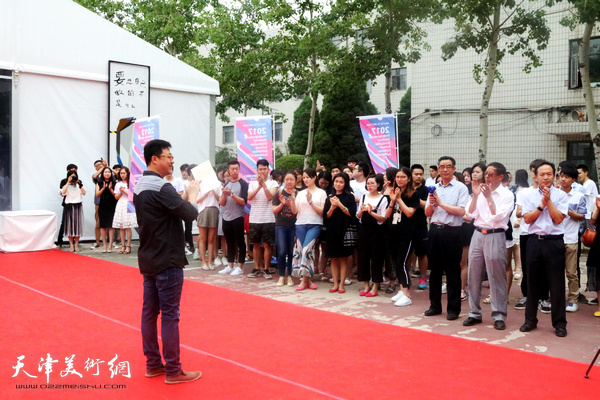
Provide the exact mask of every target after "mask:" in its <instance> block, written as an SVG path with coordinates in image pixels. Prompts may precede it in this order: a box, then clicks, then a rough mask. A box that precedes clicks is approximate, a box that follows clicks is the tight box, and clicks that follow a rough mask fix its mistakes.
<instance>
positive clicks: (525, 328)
mask: <svg viewBox="0 0 600 400" xmlns="http://www.w3.org/2000/svg"><path fill="white" fill-rule="evenodd" d="M535 328H537V324H535V323H533V322H525V323H524V324H523V325H521V327H520V328H519V331H521V332H530V331H532V330H534V329H535Z"/></svg>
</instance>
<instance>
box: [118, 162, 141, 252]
mask: <svg viewBox="0 0 600 400" xmlns="http://www.w3.org/2000/svg"><path fill="white" fill-rule="evenodd" d="M129 176H130V173H129V168H127V167H121V170H120V171H119V182H117V184H116V185H115V190H114V192H115V199H117V206H116V208H115V218H114V219H113V228H118V229H119V236H120V237H121V243H122V244H123V248H122V249H121V251H120V253H121V254H129V253H131V235H132V232H131V228H137V226H138V224H137V216H136V215H135V212H127V207H128V206H129ZM132 206H133V205H132ZM126 237H127V246H125V238H126Z"/></svg>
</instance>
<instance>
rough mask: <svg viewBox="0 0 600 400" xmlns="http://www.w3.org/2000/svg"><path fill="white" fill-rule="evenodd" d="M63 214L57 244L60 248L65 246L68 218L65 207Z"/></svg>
mask: <svg viewBox="0 0 600 400" xmlns="http://www.w3.org/2000/svg"><path fill="white" fill-rule="evenodd" d="M62 207H63V212H62V217H61V219H60V228H59V229H58V236H57V237H56V244H57V245H58V246H62V245H63V237H64V235H65V218H66V213H65V206H64V205H63V206H62Z"/></svg>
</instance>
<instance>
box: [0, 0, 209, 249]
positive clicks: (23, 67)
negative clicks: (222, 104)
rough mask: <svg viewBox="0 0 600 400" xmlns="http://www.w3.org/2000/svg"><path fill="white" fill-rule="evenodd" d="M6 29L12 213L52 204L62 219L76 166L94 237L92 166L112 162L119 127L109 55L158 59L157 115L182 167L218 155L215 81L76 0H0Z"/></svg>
mask: <svg viewBox="0 0 600 400" xmlns="http://www.w3.org/2000/svg"><path fill="white" fill-rule="evenodd" d="M0 30H1V34H0V72H2V70H4V75H8V77H9V78H10V76H11V75H12V147H11V150H12V164H11V165H12V176H11V180H12V209H13V210H17V211H18V210H35V209H45V210H52V211H55V212H57V213H58V215H59V220H60V215H61V213H62V208H61V206H60V203H61V198H60V197H59V195H58V193H59V182H60V180H61V179H62V178H64V177H65V176H66V169H65V167H66V166H67V164H69V163H74V164H76V165H78V167H79V176H80V177H81V179H82V180H83V183H84V186H85V187H86V189H87V190H88V194H87V195H86V196H85V200H84V214H85V228H84V231H85V232H84V238H91V237H93V234H94V232H93V228H94V206H93V197H94V190H93V183H92V180H91V176H92V174H93V172H94V168H93V163H94V161H95V160H97V159H99V158H100V157H103V158H105V159H106V157H107V152H108V131H109V129H113V130H114V129H115V128H116V127H109V126H108V125H109V124H108V98H109V94H108V63H109V61H110V60H112V61H119V62H123V63H132V64H141V65H148V66H150V77H151V78H150V87H151V89H150V115H160V116H161V118H162V127H161V138H163V139H165V140H168V141H169V142H171V144H172V145H173V147H172V152H173V154H174V156H175V166H176V167H178V166H179V165H180V164H182V163H184V162H187V163H192V162H194V163H199V162H203V161H205V160H208V159H213V160H214V148H215V146H214V144H215V143H214V116H215V113H214V101H215V96H216V95H218V94H219V84H218V82H217V81H216V80H214V79H212V78H210V77H208V76H207V75H205V74H203V73H201V72H199V71H198V70H196V69H194V68H192V67H190V66H189V65H187V64H185V63H183V62H181V61H179V60H177V59H176V58H174V57H171V56H169V55H168V54H166V53H165V52H163V51H161V50H160V49H158V48H156V47H154V46H152V45H150V44H148V43H146V42H144V41H143V40H141V39H139V38H138V37H136V36H135V35H133V34H131V33H129V32H127V31H125V30H123V29H121V28H119V27H118V26H116V25H113V24H112V23H110V22H108V21H106V20H104V19H102V18H101V17H99V16H97V15H96V14H94V13H93V12H91V11H89V10H87V9H85V8H84V7H81V6H80V5H78V4H77V3H75V2H73V1H71V0H18V1H15V0H0ZM7 72H9V73H8V74H7ZM0 75H1V74H0ZM111 151H112V150H111ZM110 162H111V163H112V164H114V163H116V157H115V156H114V154H111V157H110ZM177 170H178V168H176V171H177ZM176 175H178V173H176Z"/></svg>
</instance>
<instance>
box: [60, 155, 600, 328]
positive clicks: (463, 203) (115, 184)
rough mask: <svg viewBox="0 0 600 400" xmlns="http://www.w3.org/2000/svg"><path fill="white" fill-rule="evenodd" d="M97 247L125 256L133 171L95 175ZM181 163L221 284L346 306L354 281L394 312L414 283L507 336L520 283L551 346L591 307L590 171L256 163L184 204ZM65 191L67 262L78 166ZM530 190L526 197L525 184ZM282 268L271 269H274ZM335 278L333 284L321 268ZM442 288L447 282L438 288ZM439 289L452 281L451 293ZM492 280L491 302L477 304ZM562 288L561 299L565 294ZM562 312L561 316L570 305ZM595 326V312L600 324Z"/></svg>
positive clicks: (179, 188)
mask: <svg viewBox="0 0 600 400" xmlns="http://www.w3.org/2000/svg"><path fill="white" fill-rule="evenodd" d="M94 166H95V168H96V173H95V174H94V175H93V177H92V179H93V182H94V186H95V188H94V189H95V190H94V193H95V199H96V221H97V225H96V228H97V229H96V242H95V243H94V244H93V246H92V248H93V249H98V248H99V247H100V241H102V251H103V252H111V251H112V250H113V248H115V243H114V241H115V240H114V234H115V229H118V230H119V233H120V235H119V236H120V242H121V244H122V250H121V253H125V254H127V253H129V252H130V251H131V229H132V228H136V227H137V219H136V215H135V213H132V212H128V210H127V207H128V198H129V170H128V169H127V168H126V167H121V166H114V167H113V168H110V167H109V166H108V165H107V163H106V161H105V160H98V161H96V162H95V163H94ZM195 166H196V165H188V164H183V165H181V167H180V172H181V177H180V178H176V177H173V175H172V174H168V175H166V176H165V177H164V179H165V180H166V181H167V182H169V183H170V184H171V185H172V186H173V187H174V189H175V191H176V192H177V193H178V194H179V195H180V196H181V197H182V198H183V200H185V201H188V202H192V203H195V204H196V205H197V209H198V216H197V219H196V222H197V226H198V231H199V235H198V239H197V241H196V242H194V240H193V236H192V223H191V222H190V221H186V222H185V227H184V228H183V229H184V238H185V243H183V244H182V247H183V246H185V252H186V254H187V255H188V256H193V259H195V260H200V263H201V267H202V269H203V270H207V271H209V270H214V269H215V267H221V266H223V268H222V269H221V270H219V271H218V273H219V274H221V275H229V276H241V275H244V274H245V272H244V263H245V262H246V261H252V262H253V264H254V265H253V268H252V270H251V271H250V272H249V273H247V274H246V276H247V277H249V278H257V277H264V278H265V279H272V278H273V274H275V273H277V274H278V278H279V279H278V280H277V283H276V285H277V286H284V285H287V286H295V288H296V290H297V291H303V290H306V289H309V290H314V289H317V287H318V283H319V282H325V281H329V282H331V283H332V285H331V287H330V289H329V292H330V293H338V294H343V293H345V292H346V287H347V286H348V285H350V284H351V283H352V282H353V277H354V276H356V278H357V281H358V282H360V283H361V284H362V285H363V286H362V290H361V291H360V293H359V295H360V296H364V297H375V296H379V292H380V290H382V289H383V288H382V286H383V287H385V288H386V289H385V292H386V293H387V294H394V296H393V297H391V299H392V301H393V304H394V305H396V306H399V307H405V306H410V305H411V304H412V300H411V297H412V293H413V292H414V287H413V284H412V282H411V281H412V278H416V279H418V283H417V282H415V283H416V285H415V286H416V287H417V288H418V289H419V290H426V289H429V300H430V307H429V309H428V310H426V311H425V313H424V315H425V316H434V315H438V314H441V313H442V312H443V309H444V308H443V305H442V294H443V293H446V294H447V296H446V297H447V305H446V317H447V319H448V320H455V319H457V318H458V317H459V315H460V312H461V306H462V303H463V302H467V303H468V308H469V316H468V318H467V319H466V320H464V321H463V325H465V326H472V325H475V324H478V323H481V322H482V320H483V315H482V308H481V303H482V302H483V303H489V304H490V305H491V318H492V319H493V320H494V327H495V328H496V329H499V330H502V329H505V327H506V324H505V320H506V316H507V312H508V294H509V292H510V289H511V285H512V282H513V279H515V280H516V282H518V283H520V289H521V292H522V294H523V296H522V298H521V299H520V300H519V301H518V302H517V303H516V304H515V305H514V308H515V309H518V310H519V309H520V310H525V321H524V323H523V325H522V326H521V328H520V330H521V331H523V332H527V331H530V330H532V329H535V328H536V326H537V323H538V320H537V316H536V314H537V312H538V311H541V312H542V313H550V314H551V317H552V324H553V327H554V328H555V331H556V335H557V336H560V337H563V336H566V334H567V331H566V324H567V322H566V312H575V311H577V310H578V308H579V307H578V303H588V304H597V303H598V299H597V298H595V299H593V300H588V299H587V298H586V297H585V296H584V295H583V294H582V293H581V291H580V289H581V282H580V275H581V274H580V255H581V240H580V238H581V234H582V233H583V231H585V229H586V228H587V227H588V226H590V224H591V225H595V224H596V221H597V219H598V213H599V210H600V200H599V199H598V190H597V185H596V184H595V182H593V181H592V180H591V179H589V177H588V168H587V166H585V165H577V166H575V165H573V164H572V163H570V162H566V161H565V162H562V163H560V164H559V165H558V167H555V165H554V164H552V163H550V162H547V161H545V160H535V161H533V162H531V164H530V166H529V171H526V170H523V169H522V170H518V171H516V172H515V183H514V185H512V175H511V174H510V173H509V172H508V171H507V170H506V168H505V167H504V165H502V164H501V163H498V162H492V163H490V164H488V165H484V164H482V163H476V164H475V165H473V166H472V167H469V168H465V169H464V170H463V171H462V173H461V172H457V170H456V169H457V168H456V163H455V160H454V159H453V158H452V157H448V156H444V157H441V158H440V159H439V160H438V163H437V165H430V166H429V168H428V173H429V177H428V178H427V179H426V180H425V182H424V177H425V172H426V170H425V168H424V167H423V166H422V165H420V164H414V165H412V166H411V167H410V168H409V167H400V168H388V169H387V170H386V171H385V172H384V173H382V174H375V173H373V171H372V168H371V166H370V165H369V164H368V163H365V162H359V160H357V159H355V158H350V159H348V162H347V165H344V166H332V167H331V168H330V169H329V170H327V169H326V168H325V167H324V166H322V165H320V164H319V165H318V170H317V169H312V168H308V169H305V170H300V169H296V170H293V171H279V170H273V171H270V168H269V162H268V161H267V160H259V161H258V162H257V165H256V167H257V173H256V179H255V180H252V181H251V182H246V180H245V179H244V178H243V177H242V176H241V174H240V165H239V162H238V161H237V160H231V161H229V162H228V164H227V166H226V167H221V168H219V169H218V170H217V176H218V178H219V180H221V182H222V187H219V188H217V189H213V190H210V191H208V192H203V191H202V190H200V191H198V193H197V194H195V192H194V195H195V200H194V199H193V198H190V195H189V193H188V187H189V185H190V182H193V181H194V180H195V178H194V176H193V174H192V169H193V168H194V167H195ZM67 171H68V172H67V177H66V178H65V179H63V181H62V182H61V195H62V196H63V197H64V203H63V205H64V207H65V209H64V215H63V223H62V224H61V232H60V234H59V241H61V240H62V235H63V232H62V230H63V225H64V234H65V235H66V236H67V237H68V238H69V244H70V250H71V251H75V252H76V251H80V248H79V242H78V241H79V237H80V236H81V233H82V231H83V226H82V224H83V211H82V207H81V203H82V196H83V195H85V194H86V191H85V188H84V187H83V183H82V181H81V180H80V179H79V178H78V177H77V167H76V166H74V165H72V164H70V165H69V166H68V167H67ZM529 178H531V181H532V185H531V186H530V185H529ZM272 262H273V263H275V264H276V269H272V268H271V263H272ZM598 262H600V242H599V243H596V242H594V244H593V245H592V246H591V249H590V253H589V257H588V261H587V277H588V279H587V286H586V287H585V288H584V290H586V291H597V289H599V288H600V286H599V285H600V282H598V280H599V279H598V276H599V275H598V274H596V265H597V264H598ZM328 266H329V270H330V274H327V273H326V272H327V270H328ZM444 276H445V279H444ZM444 281H445V282H444ZM484 281H488V282H489V287H490V295H489V296H488V297H487V298H482V296H481V291H482V290H481V289H482V284H483V282H484ZM565 288H567V290H566V294H565ZM563 304H564V306H563ZM594 315H595V316H597V317H600V308H599V309H598V311H596V312H595V314H594Z"/></svg>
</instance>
